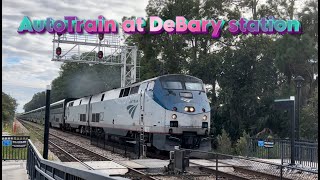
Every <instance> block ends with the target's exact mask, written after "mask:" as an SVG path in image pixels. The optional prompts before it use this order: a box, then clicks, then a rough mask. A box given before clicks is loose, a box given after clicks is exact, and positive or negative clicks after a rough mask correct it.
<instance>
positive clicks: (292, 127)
mask: <svg viewBox="0 0 320 180" xmlns="http://www.w3.org/2000/svg"><path fill="white" fill-rule="evenodd" d="M289 115H290V116H291V117H290V118H291V139H290V140H291V165H295V147H294V140H295V106H294V105H293V107H292V108H290V109H289Z"/></svg>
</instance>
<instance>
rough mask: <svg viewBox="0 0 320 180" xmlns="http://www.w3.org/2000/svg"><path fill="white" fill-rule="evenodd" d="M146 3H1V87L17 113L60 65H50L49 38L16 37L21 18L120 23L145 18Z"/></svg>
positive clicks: (115, 0) (75, 0)
mask: <svg viewBox="0 0 320 180" xmlns="http://www.w3.org/2000/svg"><path fill="white" fill-rule="evenodd" d="M147 3H148V0H143V1H135V0H130V1H129V0H127V1H125V0H124V1H119V0H108V1H105V0H95V1H85V0H69V1H49V0H29V1H25V0H4V1H3V2H2V5H3V9H2V10H3V12H2V45H3V46H2V87H3V91H4V92H6V93H8V94H10V95H11V96H13V97H14V98H16V99H17V101H18V103H19V106H18V112H21V111H22V107H23V105H24V104H25V103H27V102H28V101H30V100H31V98H32V95H33V94H34V93H36V92H39V91H42V90H45V86H46V85H47V84H49V83H50V82H51V81H52V80H53V79H54V78H56V77H57V76H58V72H59V67H60V66H61V63H59V62H52V61H51V59H52V46H53V45H52V39H53V35H52V34H48V33H45V34H43V35H39V34H24V35H19V34H18V33H17V30H18V27H19V25H20V22H21V20H22V19H23V17H24V16H29V17H30V19H31V20H34V19H46V18H47V17H51V18H53V19H63V18H64V16H71V15H72V16H77V17H78V18H79V19H97V17H98V16H99V15H103V16H104V17H105V18H106V19H114V20H116V21H118V22H121V20H122V17H123V16H137V17H145V16H146V15H145V7H146V6H147Z"/></svg>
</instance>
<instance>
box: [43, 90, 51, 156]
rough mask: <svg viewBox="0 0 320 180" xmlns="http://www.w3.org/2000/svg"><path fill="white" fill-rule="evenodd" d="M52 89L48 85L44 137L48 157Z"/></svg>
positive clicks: (44, 152)
mask: <svg viewBox="0 0 320 180" xmlns="http://www.w3.org/2000/svg"><path fill="white" fill-rule="evenodd" d="M50 91H51V86H50V85H47V90H46V111H45V123H44V139H43V141H44V142H43V145H44V147H43V158H44V159H48V146H49V118H50Z"/></svg>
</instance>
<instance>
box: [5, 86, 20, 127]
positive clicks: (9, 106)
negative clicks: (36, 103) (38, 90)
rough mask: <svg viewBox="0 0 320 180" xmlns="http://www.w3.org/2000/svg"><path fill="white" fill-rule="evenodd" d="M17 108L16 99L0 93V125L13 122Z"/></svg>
mask: <svg viewBox="0 0 320 180" xmlns="http://www.w3.org/2000/svg"><path fill="white" fill-rule="evenodd" d="M17 106H18V104H17V101H16V99H14V98H13V97H11V96H10V95H8V94H6V93H4V92H2V123H8V122H11V121H13V117H14V114H15V111H16V108H17Z"/></svg>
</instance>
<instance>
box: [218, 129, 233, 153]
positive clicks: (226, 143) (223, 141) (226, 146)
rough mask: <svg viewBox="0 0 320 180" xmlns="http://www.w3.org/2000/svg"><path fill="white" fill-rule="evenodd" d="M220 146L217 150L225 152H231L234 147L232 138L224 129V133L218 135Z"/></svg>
mask: <svg viewBox="0 0 320 180" xmlns="http://www.w3.org/2000/svg"><path fill="white" fill-rule="evenodd" d="M217 143H218V148H217V151H218V152H220V153H223V154H231V153H232V147H231V140H230V137H229V134H228V133H227V132H226V131H225V130H224V129H222V134H221V135H218V137H217Z"/></svg>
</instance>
